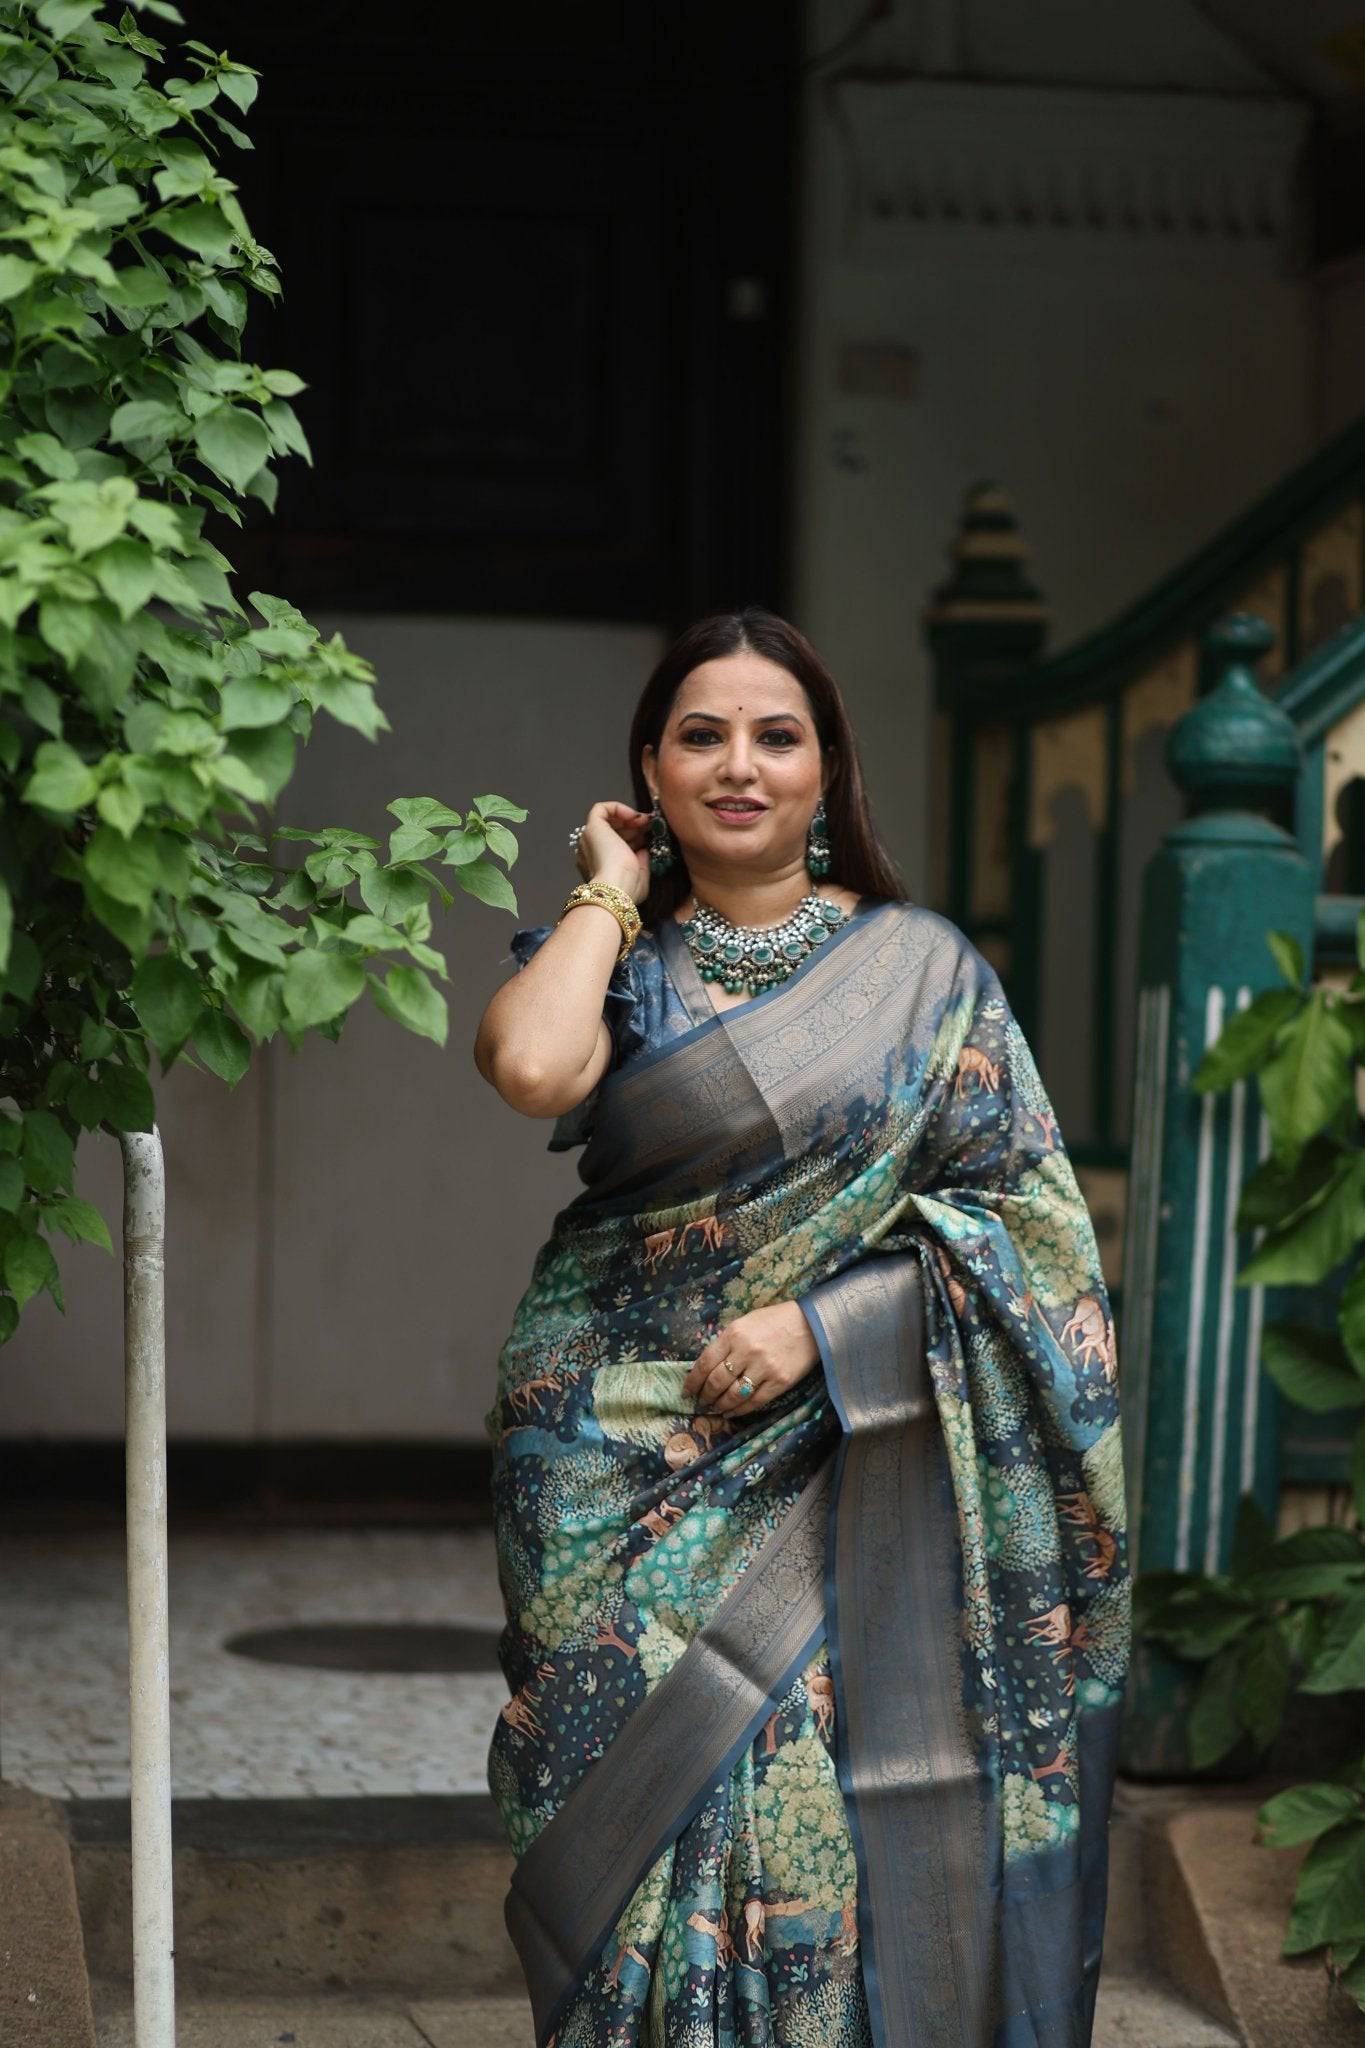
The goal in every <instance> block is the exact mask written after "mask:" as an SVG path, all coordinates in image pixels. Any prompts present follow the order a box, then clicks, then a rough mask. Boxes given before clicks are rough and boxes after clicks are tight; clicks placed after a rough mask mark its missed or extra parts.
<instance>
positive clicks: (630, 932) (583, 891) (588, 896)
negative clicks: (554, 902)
mask: <svg viewBox="0 0 1365 2048" xmlns="http://www.w3.org/2000/svg"><path fill="white" fill-rule="evenodd" d="M576 903H600V904H601V906H602V908H603V909H604V910H609V911H610V912H611V914H612V916H613V917H614V918H615V919H616V922H617V923H618V924H619V925H620V927H621V934H622V936H621V950H620V952H619V953H618V954H617V955H616V958H617V961H618V963H619V962H620V961H622V960H624V959H625V957H626V955H627V953H628V952H629V951H630V949H631V947H632V946H633V945H634V944H635V941H636V939H637V938H638V937H639V935H640V913H639V911H638V910H637V909H636V907H635V904H634V903H633V902H632V900H631V898H630V897H629V896H627V894H626V892H625V890H624V889H618V888H617V886H616V884H615V883H614V882H580V883H579V885H578V887H577V888H576V889H571V890H570V891H569V894H568V895H567V896H566V897H565V899H564V909H563V910H561V912H560V916H561V917H563V916H564V915H565V913H566V912H568V911H570V910H572V909H573V907H574V905H575V904H576Z"/></svg>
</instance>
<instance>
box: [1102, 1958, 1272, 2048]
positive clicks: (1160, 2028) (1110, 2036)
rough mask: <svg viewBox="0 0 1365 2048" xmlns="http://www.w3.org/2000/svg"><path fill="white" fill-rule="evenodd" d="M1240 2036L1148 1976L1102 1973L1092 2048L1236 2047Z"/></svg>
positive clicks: (1172, 1989)
mask: <svg viewBox="0 0 1365 2048" xmlns="http://www.w3.org/2000/svg"><path fill="white" fill-rule="evenodd" d="M1240 2043H1241V2036H1240V2034H1235V2033H1233V2032H1231V2031H1230V2029H1229V2028H1227V2027H1225V2026H1223V2025H1221V2024H1220V2022H1219V2021H1218V2020H1215V2019H1212V2018H1210V2016H1209V2015H1208V2014H1207V2013H1205V2012H1201V2011H1200V2009H1199V2008H1198V2007H1197V2006H1195V2005H1192V2004H1191V2003H1190V2001H1189V2000H1188V1999H1187V1998H1185V1997H1183V1996H1182V1995H1181V1993H1180V1992H1179V1991H1177V1990H1176V1989H1175V1988H1174V1986H1173V1985H1170V1984H1167V1983H1164V1982H1163V1981H1162V1980H1161V1979H1160V1978H1158V1977H1153V1976H1132V1975H1125V1974H1123V1973H1120V1972H1118V1971H1110V1970H1109V1969H1107V1968H1102V1969H1101V1971H1100V1991H1099V1997H1098V1999H1097V2000H1096V2003H1095V2030H1094V2034H1093V2036H1092V2040H1091V2048H1240Z"/></svg>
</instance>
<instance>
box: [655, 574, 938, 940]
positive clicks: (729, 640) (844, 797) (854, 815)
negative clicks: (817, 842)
mask: <svg viewBox="0 0 1365 2048" xmlns="http://www.w3.org/2000/svg"><path fill="white" fill-rule="evenodd" d="M745 649H747V650H749V651H750V652H752V653H754V654H761V655H763V656H764V657H765V658H766V659H767V660H768V661H773V662H776V663H777V665H778V667H779V668H784V669H786V671H787V673H788V675H791V676H795V678H796V680H797V682H798V683H800V685H801V687H802V689H803V690H804V691H805V693H806V695H807V697H808V698H809V699H810V707H811V712H812V714H813V716H814V719H815V731H816V736H817V738H818V739H819V742H820V752H821V754H822V755H823V756H827V755H828V754H829V753H830V751H831V749H832V750H833V755H834V762H833V766H832V768H831V770H830V778H829V784H828V787H827V788H826V790H825V817H826V820H827V829H828V834H829V847H830V879H831V880H833V881H835V882H839V883H842V884H843V886H844V887H845V888H847V889H856V890H858V891H859V892H860V893H861V894H862V895H864V896H883V897H887V898H889V899H890V900H892V901H893V902H896V903H905V902H908V901H909V891H908V890H907V888H906V886H905V883H904V881H903V880H902V878H901V875H900V871H899V870H898V868H897V867H896V864H895V862H894V861H893V860H892V859H891V856H890V855H889V854H888V852H887V851H886V848H885V847H884V846H883V845H882V843H881V840H880V839H879V838H878V837H877V833H876V829H875V827H874V826H873V823H872V816H871V812H870V810H869V808H868V802H867V794H866V791H865V790H864V788H863V771H862V766H861V763H860V762H859V759H858V744H857V741H856V740H855V739H854V736H853V727H852V725H851V724H850V723H849V717H848V712H847V711H846V710H845V708H844V700H843V698H842V697H841V696H840V694H839V686H838V684H837V683H836V682H835V680H834V678H833V676H832V675H831V674H830V672H829V670H828V669H827V668H826V667H825V664H824V663H823V661H821V659H820V657H819V655H818V654H817V653H816V651H815V649H814V648H813V647H812V646H811V644H810V642H809V640H807V639H806V637H805V635H804V634H803V633H798V632H797V630H796V628H795V626H791V625H788V623H787V621H786V620H785V619H779V618H778V617H777V615H776V613H775V612H767V611H764V610H763V609H762V608H761V606H759V605H746V606H745V607H744V610H743V611H738V612H715V613H713V614H712V615H711V617H710V618H706V619H698V621H697V623H696V625H694V626H689V627H688V629H687V631H686V632H685V633H683V634H681V635H680V636H679V638H678V639H676V640H675V641H674V642H673V645H672V646H671V647H670V648H668V650H667V651H666V653H665V654H664V655H663V656H662V657H661V659H660V660H659V663H658V665H657V666H656V668H655V669H654V672H653V674H652V675H651V676H650V678H649V680H648V682H646V684H645V686H644V689H643V690H642V691H641V693H640V701H639V703H638V704H637V705H636V707H635V716H634V718H633V719H632V720H631V726H630V775H631V783H632V785H633V788H634V792H635V803H636V807H637V808H638V809H639V810H642V811H647V810H648V809H649V807H650V802H651V799H650V794H649V784H648V783H647V782H646V781H645V776H644V769H643V767H642V766H641V760H640V757H641V755H642V753H643V751H644V749H645V747H646V746H651V747H654V748H656V749H657V747H658V745H659V741H660V739H661V738H662V736H663V729H664V727H665V725H666V724H667V723H668V714H669V712H670V710H671V709H672V706H673V699H674V698H675V697H676V695H677V693H678V688H679V685H680V684H681V683H682V681H683V679H684V678H685V677H686V676H689V675H690V674H691V673H692V670H693V669H694V668H698V667H700V665H701V664H702V662H704V661H715V660H717V659H718V658H719V657H720V656H722V655H726V654H738V653H739V652H740V651H741V650H745ZM674 845H675V851H674V856H673V862H672V865H671V866H670V867H669V868H667V869H666V870H665V872H664V873H663V874H662V875H652V876H651V877H650V884H649V894H648V895H647V896H646V898H645V900H644V902H643V903H642V904H641V905H640V916H641V919H642V921H643V922H644V923H645V924H646V925H650V926H653V925H656V924H657V923H658V922H659V920H660V919H661V918H664V917H668V916H670V915H671V914H672V912H673V911H675V910H676V909H677V907H678V905H679V904H680V903H681V902H682V900H683V898H684V897H685V896H686V895H687V894H688V891H689V890H690V888H691V886H692V885H691V881H690V879H689V877H688V873H687V863H686V862H685V861H684V859H683V857H682V849H681V848H680V847H678V846H677V843H676V841H675V842H674Z"/></svg>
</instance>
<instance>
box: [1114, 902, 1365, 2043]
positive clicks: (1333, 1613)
mask: <svg viewBox="0 0 1365 2048" xmlns="http://www.w3.org/2000/svg"><path fill="white" fill-rule="evenodd" d="M1268 943H1269V945H1270V948H1271V951H1272V952H1273V954H1274V956H1275V959H1276V961H1277V962H1278V964H1279V966H1280V968H1281V970H1282V972H1283V973H1284V975H1285V978H1286V980H1287V981H1288V982H1289V983H1290V986H1289V987H1287V988H1276V989H1268V990H1266V991H1265V992H1264V993H1263V994H1262V995H1259V996H1258V997H1257V998H1256V999H1255V1001H1254V1002H1252V1003H1251V1004H1250V1006H1249V1007H1248V1008H1247V1009H1245V1010H1241V1011H1238V1012H1236V1013H1235V1014H1234V1015H1233V1016H1232V1017H1231V1018H1230V1020H1229V1022H1228V1024H1227V1026H1226V1027H1225V1029H1224V1031H1223V1033H1222V1035H1221V1037H1220V1038H1219V1039H1218V1042H1217V1043H1216V1044H1215V1045H1213V1046H1211V1047H1210V1048H1209V1050H1208V1051H1207V1053H1206V1054H1205V1055H1204V1058H1203V1060H1202V1062H1201V1064H1200V1066H1199V1068H1198V1069H1197V1071H1196V1073H1195V1075H1194V1080H1193V1086H1194V1087H1195V1088H1196V1089H1198V1090H1210V1089H1212V1090H1217V1089H1222V1088H1227V1087H1230V1086H1231V1085H1232V1083H1233V1082H1234V1081H1238V1080H1241V1079H1242V1078H1244V1077H1245V1076H1246V1075H1248V1074H1252V1073H1255V1074H1256V1076H1257V1078H1258V1082H1259V1087H1260V1097H1261V1103H1262V1107H1263V1108H1264V1110H1265V1113H1266V1118H1267V1121H1268V1123H1269V1127H1270V1137H1271V1148H1270V1152H1269V1153H1268V1155H1267V1157H1266V1158H1265V1159H1264V1160H1263V1161H1262V1162H1261V1163H1260V1165H1259V1166H1258V1167H1257V1168H1256V1170H1255V1171H1254V1172H1253V1173H1252V1174H1251V1176H1250V1178H1249V1179H1248V1180H1247V1182H1246V1184H1245V1186H1244V1187H1243V1189H1242V1193H1241V1198H1240V1203H1239V1207H1238V1211H1237V1216H1236V1226H1237V1228H1238V1229H1239V1230H1250V1229H1259V1230H1260V1231H1261V1232H1262V1233H1263V1234H1262V1237H1261V1239H1260V1242H1259V1243H1258V1245H1257V1249H1256V1251H1255V1253H1254V1255H1253V1256H1252V1257H1251V1258H1250V1259H1249V1260H1248V1261H1247V1263H1246V1264H1245V1265H1244V1266H1243V1267H1242V1269H1241V1271H1240V1272H1239V1274H1238V1276H1237V1284H1238V1286H1239V1287H1249V1286H1252V1285H1255V1284H1256V1283H1257V1282H1260V1283H1264V1284H1274V1285H1293V1286H1307V1287H1312V1286H1317V1285H1319V1284H1320V1283H1321V1282H1323V1281H1326V1280H1327V1279H1329V1278H1330V1277H1332V1276H1334V1275H1336V1274H1338V1273H1339V1272H1340V1271H1341V1269H1342V1268H1343V1267H1345V1266H1348V1265H1349V1271H1348V1272H1347V1273H1346V1276H1345V1284H1344V1287H1343V1289H1342V1293H1341V1299H1340V1308H1339V1313H1338V1316H1337V1322H1336V1327H1335V1328H1333V1329H1322V1328H1319V1327H1317V1326H1316V1325H1312V1324H1308V1323H1297V1322H1288V1321H1284V1322H1271V1323H1269V1324H1267V1326H1266V1329H1265V1332H1264V1340H1263V1344H1262V1350H1261V1364H1262V1366H1263V1367H1264V1369H1265V1371H1266V1372H1267V1373H1268V1374H1269V1375H1270V1377H1271V1379H1273V1380H1274V1382H1275V1384H1276V1386H1277V1387H1278V1388H1279V1389H1280V1391H1281V1393H1282V1394H1283V1395H1284V1396H1285V1397H1286V1398H1287V1399H1288V1400H1290V1401H1293V1402H1296V1403H1297V1404H1298V1405H1299V1406H1300V1407H1302V1408H1309V1409H1314V1410H1318V1411H1322V1412H1326V1411H1337V1410H1347V1411H1349V1410H1352V1409H1357V1410H1365V1258H1362V1256H1361V1254H1362V1249H1365V1147H1362V1145H1361V1142H1360V1132H1361V1119H1360V1111H1359V1106H1358V1100H1357V1093H1356V1083H1357V1074H1358V1070H1359V1062H1360V1060H1361V1056H1362V1054H1363V1053H1365V913H1362V916H1361V918H1360V921H1359V924H1358V927H1357V933H1356V954H1357V961H1358V967H1359V971H1358V972H1357V973H1356V974H1355V975H1354V977H1353V978H1352V980H1351V982H1350V985H1349V987H1347V988H1346V989H1345V990H1336V989H1330V988H1326V987H1318V986H1314V985H1311V984H1309V983H1307V982H1306V981H1305V968H1304V961H1303V956H1302V952H1301V950H1300V948H1299V946H1298V945H1297V943H1296V942H1295V941H1294V940H1293V939H1292V938H1290V937H1289V936H1288V935H1287V934H1285V933H1283V932H1274V933H1272V934H1271V935H1270V938H1269V941H1268ZM1351 1479H1352V1505H1353V1524H1352V1526H1349V1527H1348V1526H1344V1525H1331V1526H1326V1527H1321V1528H1310V1529H1300V1530H1298V1531H1296V1533H1295V1534H1293V1535H1291V1536H1284V1537H1281V1538H1279V1539H1277V1538H1276V1536H1275V1532H1274V1530H1273V1529H1272V1528H1271V1527H1270V1525H1269V1524H1268V1522H1267V1520H1266V1518H1265V1516H1264V1515H1263V1514H1262V1512H1261V1510H1260V1508H1259V1507H1258V1506H1257V1504H1256V1502H1255V1501H1254V1500H1253V1498H1252V1496H1251V1495H1250V1494H1245V1495H1244V1496H1243V1497H1242V1500H1241V1502H1240V1503H1239V1511H1238V1524H1237V1533H1236V1539H1235V1542H1234V1545H1233V1554H1232V1558H1231V1560H1230V1569H1229V1570H1228V1571H1227V1572H1226V1573H1224V1574H1222V1575H1220V1576H1217V1577H1208V1576H1205V1575H1204V1574H1201V1573H1197V1572H1150V1573H1147V1574H1145V1575H1144V1576H1143V1578H1142V1579H1141V1580H1140V1581H1139V1584H1138V1586H1137V1588H1136V1594H1137V1603H1138V1604H1137V1610H1136V1626H1137V1627H1138V1628H1139V1630H1140V1632H1141V1633H1142V1634H1144V1635H1146V1636H1148V1637H1150V1638H1152V1639H1153V1640H1154V1641H1157V1642H1159V1643H1162V1644H1164V1646H1165V1647H1166V1648H1167V1649H1168V1650H1170V1651H1171V1652H1172V1653H1173V1654H1174V1655H1176V1656H1178V1657H1184V1658H1188V1659H1190V1660H1192V1661H1196V1662H1198V1663H1200V1664H1202V1666H1203V1671H1202V1675H1201V1678H1200V1683H1199V1686H1198V1690H1197V1691H1196V1694H1195V1699H1194V1706H1193V1710H1192V1712H1191V1716H1190V1723H1189V1749H1190V1761H1191V1763H1192V1764H1193V1765H1194V1766H1195V1767H1196V1768H1204V1767H1206V1766H1208V1765H1211V1764H1215V1763H1218V1762H1219V1761H1220V1760H1221V1759H1223V1758H1224V1757H1226V1756H1228V1755H1229V1754H1230V1753H1231V1752H1232V1751H1233V1750H1234V1749H1238V1748H1243V1749H1245V1748H1249V1749H1251V1750H1252V1751H1253V1752H1255V1751H1264V1750H1265V1749H1267V1748H1268V1747H1269V1745H1270V1743H1271V1742H1272V1741H1273V1740H1274V1738H1275V1736H1276V1734H1277V1733H1278V1732H1279V1729H1280V1727H1281V1725H1282V1722H1283V1718H1284V1711H1285V1705H1286V1702H1287V1700H1288V1698H1289V1695H1290V1693H1291V1691H1293V1690H1295V1689H1297V1690H1298V1691H1300V1692H1307V1693H1361V1692H1362V1691H1365V1419H1362V1422H1361V1424H1360V1427H1359V1428H1358V1429H1357V1432H1356V1436H1355V1443H1354V1448H1353V1452H1352V1458H1351ZM1259 1823H1260V1830H1261V1840H1262V1841H1263V1842H1264V1843H1265V1844H1267V1845H1268V1846H1269V1847H1272V1848H1293V1847H1297V1846H1300V1845H1302V1844H1303V1843H1305V1842H1308V1843H1311V1844H1312V1846H1311V1848H1310V1849H1309V1851H1308V1854H1307V1856H1306V1857H1305V1858H1304V1861H1303V1865H1302V1867H1301V1869H1300V1872H1299V1876H1298V1883H1297V1888H1296V1891H1295V1896H1294V1906H1293V1911H1292V1915H1291V1918H1290V1923H1289V1928H1288V1931H1287V1932H1286V1935H1285V1940H1284V1953H1285V1954H1286V1955H1299V1954H1301V1953H1303V1952H1304V1951H1306V1950H1310V1949H1318V1948H1325V1949H1326V1950H1327V1951H1328V1955H1329V1960H1330V1963H1331V1967H1332V1968H1333V1970H1334V1971H1336V1972H1338V1973H1339V1974H1340V1977H1341V1981H1342V1982H1343V1984H1344V1985H1345V1987H1346V1989H1347V1990H1348V1991H1350V1992H1351V1993H1352V1995H1353V1996H1354V1997H1355V1998H1356V2000H1357V2001H1358V2002H1359V2004H1360V2005H1361V2006H1362V2007H1363V2008H1365V1757H1362V1758H1361V1759H1360V1760H1358V1761H1356V1762H1353V1763H1351V1764H1349V1765H1347V1766H1346V1767H1345V1768H1344V1769H1343V1770H1342V1771H1340V1772H1339V1773H1338V1774H1336V1775H1335V1776H1333V1777H1330V1778H1327V1779H1324V1780H1322V1781H1320V1782H1318V1783H1314V1784H1307V1785H1295V1786H1292V1787H1291V1788H1290V1789H1289V1790H1288V1791H1286V1792H1281V1793H1280V1794H1279V1795H1278V1796H1277V1797H1276V1798H1274V1799H1271V1800H1268V1801H1267V1802H1266V1804H1265V1805H1264V1806H1263V1807H1262V1808H1261V1811H1260V1815H1259Z"/></svg>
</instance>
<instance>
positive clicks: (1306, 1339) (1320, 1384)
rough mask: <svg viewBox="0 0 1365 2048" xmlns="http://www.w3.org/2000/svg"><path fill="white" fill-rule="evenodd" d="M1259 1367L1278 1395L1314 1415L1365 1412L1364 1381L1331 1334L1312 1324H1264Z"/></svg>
mask: <svg viewBox="0 0 1365 2048" xmlns="http://www.w3.org/2000/svg"><path fill="white" fill-rule="evenodd" d="M1261 1364H1262V1365H1263V1366H1264V1367H1265V1369H1266V1371H1267V1372H1268V1373H1269V1375H1270V1377H1271V1379H1272V1380H1274V1382H1275V1384H1276V1386H1277V1387H1278V1388H1279V1389H1280V1392H1281V1393H1282V1394H1284V1395H1286V1396H1287V1397H1288V1399H1289V1400H1291V1401H1294V1402H1296V1403H1297V1404H1298V1406H1299V1407H1300V1408H1307V1409H1310V1410H1311V1411H1312V1412H1313V1413H1314V1414H1330V1413H1331V1412H1332V1411H1333V1410H1335V1409H1337V1408H1365V1379H1362V1378H1361V1376H1360V1374H1359V1373H1357V1372H1356V1371H1354V1369H1353V1368H1352V1366H1351V1363H1350V1360H1349V1359H1348V1358H1347V1356H1346V1353H1345V1351H1344V1350H1343V1348H1342V1345H1341V1343H1340V1340H1339V1339H1338V1337H1337V1336H1336V1333H1335V1332H1334V1331H1332V1330H1321V1329H1318V1328H1317V1327H1316V1326H1315V1325H1314V1324H1312V1323H1291V1322H1274V1323H1267V1325H1266V1327H1265V1332H1264V1335H1263V1337H1262V1340H1261Z"/></svg>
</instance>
